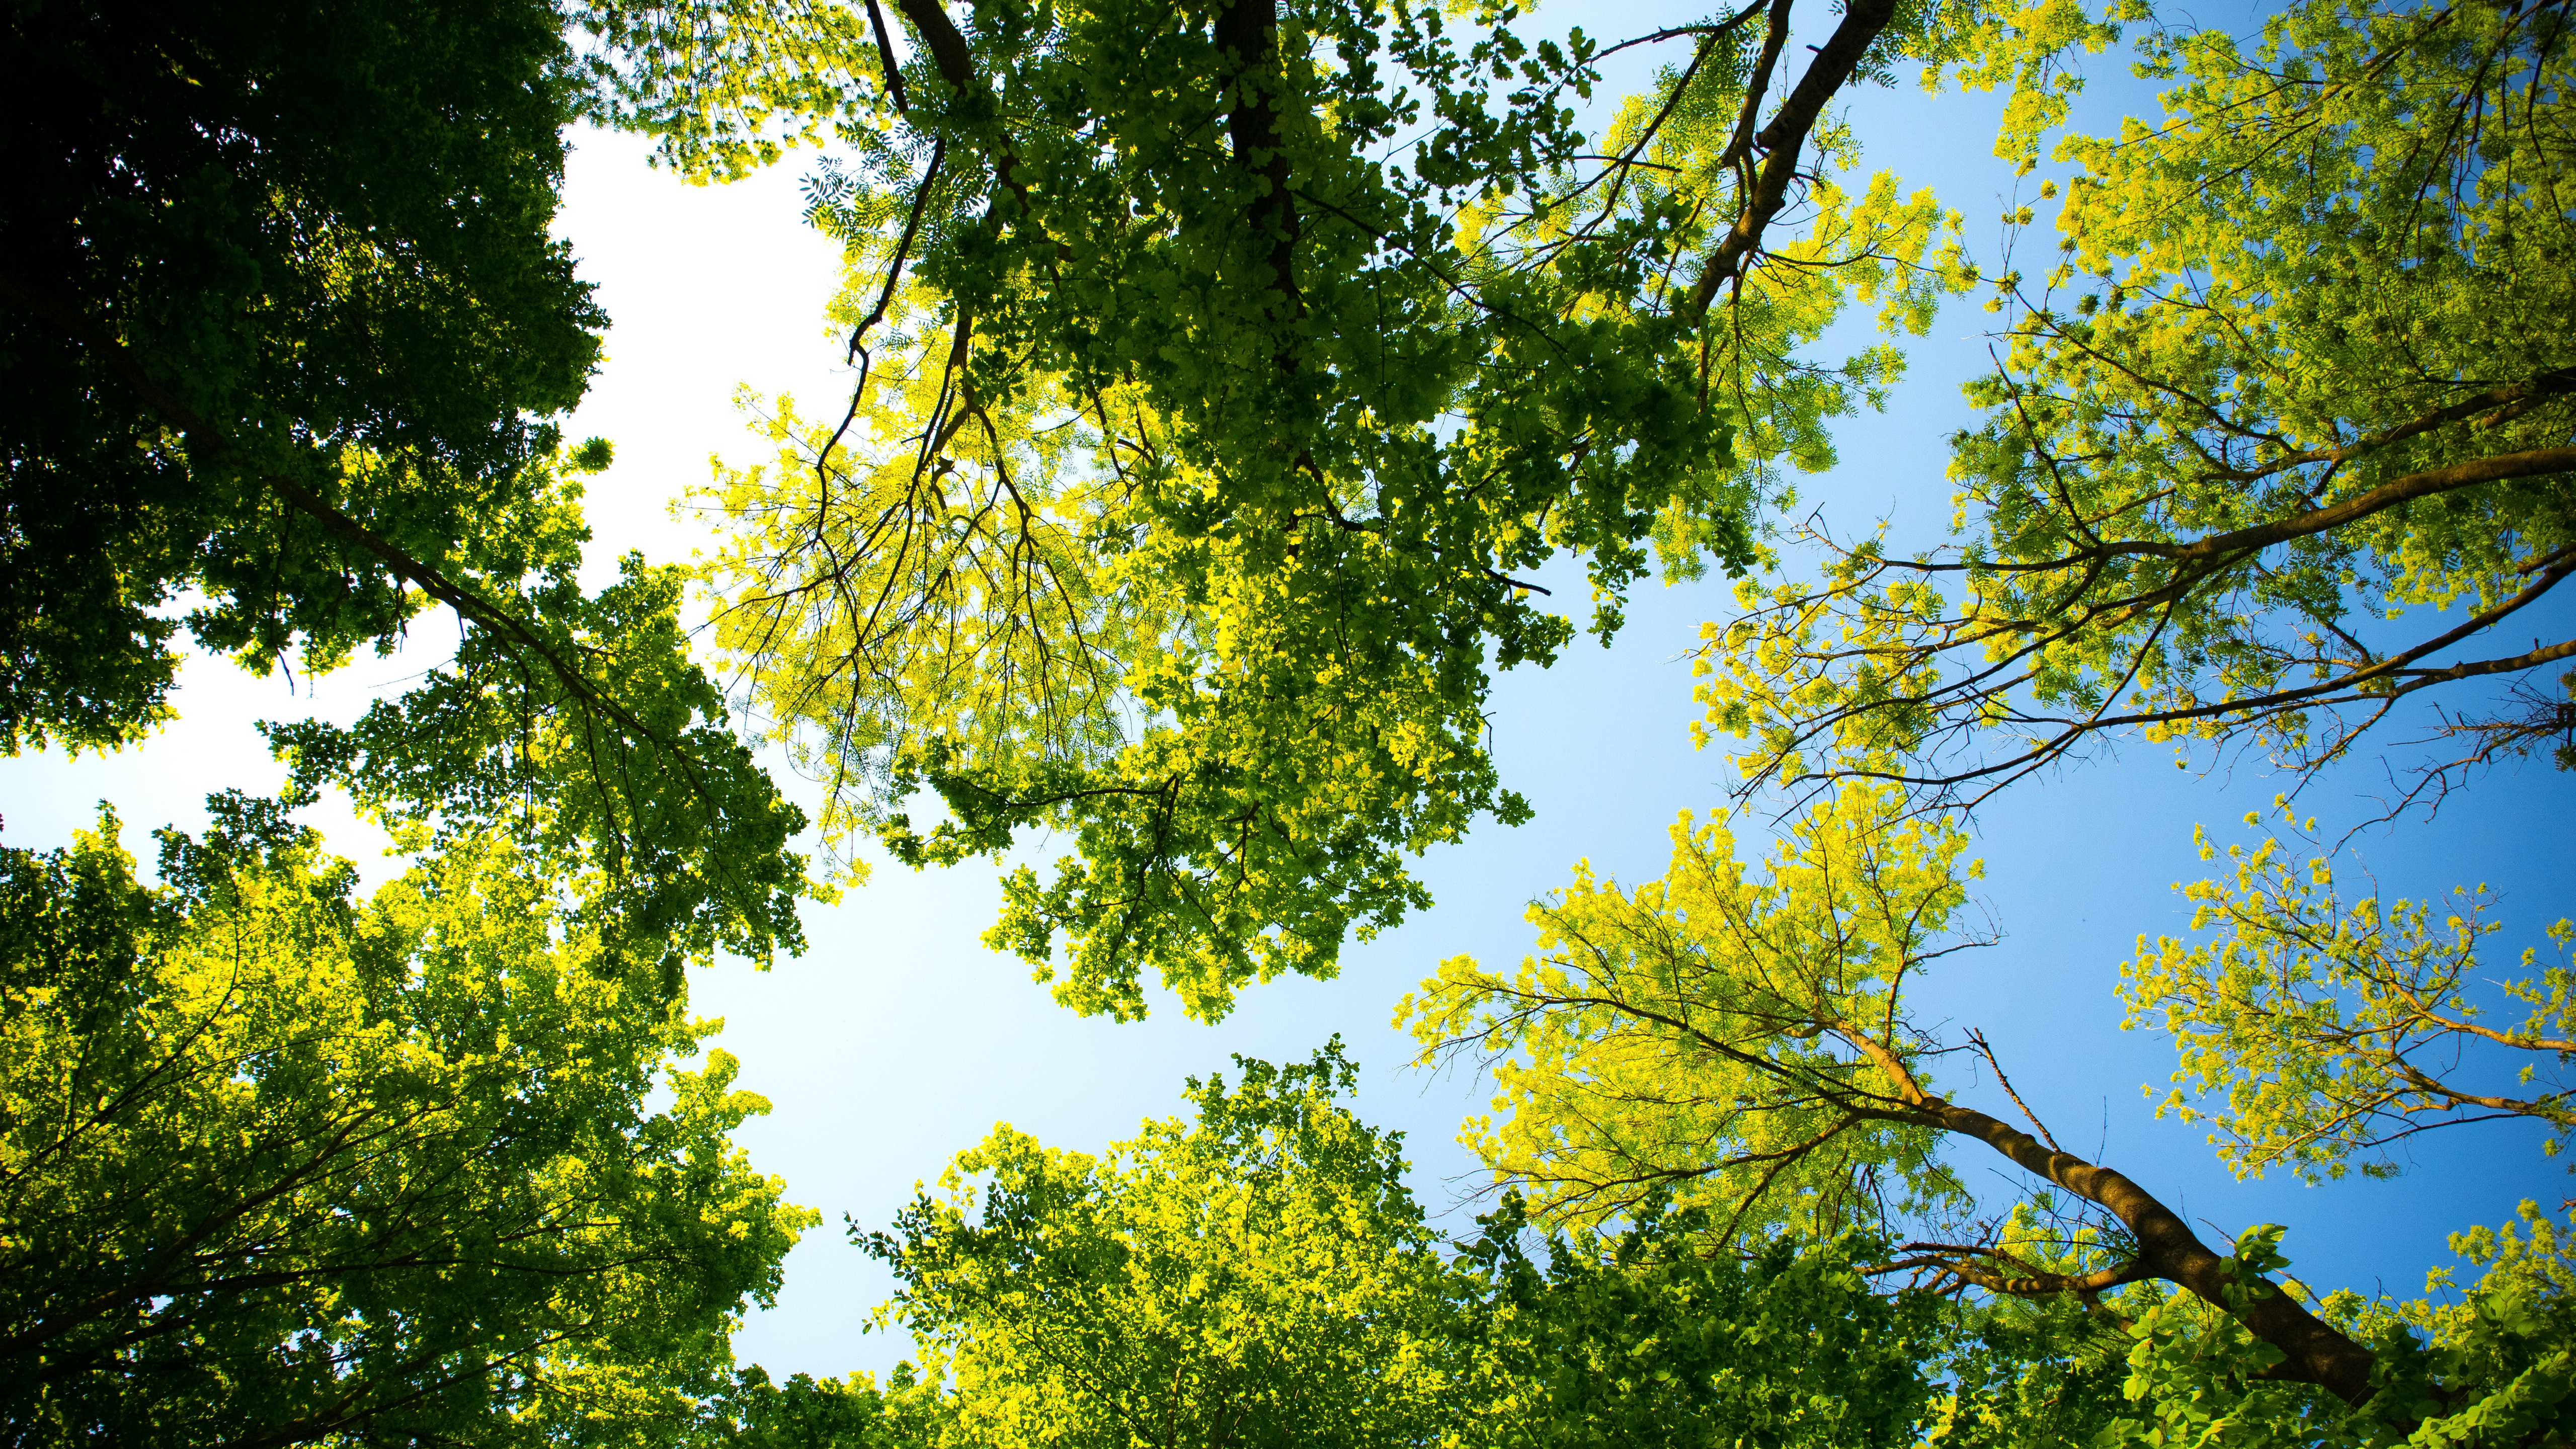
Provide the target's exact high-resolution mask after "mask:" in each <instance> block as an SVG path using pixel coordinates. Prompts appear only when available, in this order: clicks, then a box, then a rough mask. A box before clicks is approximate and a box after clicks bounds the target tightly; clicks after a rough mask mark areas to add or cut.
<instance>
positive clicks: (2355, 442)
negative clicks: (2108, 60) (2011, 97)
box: [1702, 0, 2576, 808]
mask: <svg viewBox="0 0 2576 1449" xmlns="http://www.w3.org/2000/svg"><path fill="white" fill-rule="evenodd" d="M2565 24H2566V22H2565V13H2564V11H2563V9H2562V8H2560V7H2558V6H2556V5H2547V4H2543V5H2501V6H2498V5H2441V4H2412V3H2406V4H2382V3H2374V0H2359V3H2312V4H2303V5H2298V6H2293V7H2290V8H2288V9H2286V10H2285V11H2284V12H2283V13H2282V14H2280V15H2278V16H2276V17H2273V18H2272V19H2270V20H2268V21H2267V22H2266V23H2265V24H2264V26H2263V28H2262V30H2261V33H2260V34H2259V36H2255V37H2249V38H2248V40H2247V41H2240V40H2239V39H2238V38H2237V37H2236V36H2235V35H2233V34H2232V33H2230V32H2228V31H2226V30H2223V29H2188V30H2176V31H2166V30H2161V29H2159V30H2155V31H2152V32H2150V34H2149V35H2148V37H2147V39H2146V40H2145V41H2144V43H2143V47H2142V50H2143V55H2144V57H2145V59H2144V62H2143V68H2144V69H2145V70H2146V71H2147V72H2148V73H2149V74H2151V75H2153V76H2155V77H2159V78H2161V79H2164V80H2167V81H2170V82H2171V83H2172V88H2171V89H2170V90H2168V91H2167V92H2166V93H2165V95H2164V110H2165V114H2164V116H2163V118H2162V120H2161V122H2159V123H2153V124H2151V123H2150V122H2149V121H2147V120H2145V119H2139V118H2133V119H2131V120H2129V121H2127V122H2126V123H2125V124H2124V128H2123V130H2122V132H2121V134H2119V135H2118V136H2099V137H2094V136H2071V137H2069V138H2067V139H2066V140H2064V141H2063V142H2062V143H2060V146H2059V148H2058V155H2059V157H2060V158H2061V159H2062V160H2064V161H2066V162H2067V163H2069V164H2070V165H2071V166H2072V167H2073V175H2072V177H2071V179H2070V182H2069V184H2068V187H2067V190H2066V193H2065V197H2064V201H2063V203H2062V209H2061V211H2060V212H2059V215H2058V219H2057V227H2058V232H2059V238H2058V253H2059V255H2058V257H2057V259H2056V260H2055V261H2054V262H2053V264H2051V265H2050V266H2048V267H2047V269H2046V270H2045V271H2041V270H2040V269H2038V268H2036V267H2034V268H2033V270H2032V272H2031V273H2030V274H2029V275H2025V274H2024V273H2022V272H2020V271H2018V270H2015V271H2009V272H2007V273H2005V274H2004V275H2002V276H2000V277H1998V278H1996V279H1995V286H1996V296H1995V299H1994V303H1993V305H1995V306H1996V307H1998V308H1999V309H2001V310H2004V311H2006V312H2007V313H2009V315H2010V322H2009V325H2008V326H2007V328H2006V330H2005V331H2004V333H2003V334H2002V339H2001V340H2002V344H2003V351H2002V356H2001V366H2000V367H1999V368H1998V370H1997V371H1996V372H1995V373H1994V374H1993V375H1992V376H1990V377H1988V378H1987V379H1985V380H1983V381H1982V382H1979V383H1978V384H1976V385H1975V386H1974V387H1972V388H1971V389H1970V398H1971V401H1972V402H1973V403H1975V404H1976V405H1977V406H1979V407H1980V408H1982V409H1983V410H1984V411H1983V417H1982V419H1981V421H1980V422H1979V424H1978V425H1977V426H1976V427H1974V428H1972V429H1970V430H1968V431H1965V432H1963V433H1962V434H1961V435H1960V436H1959V437H1958V438H1957V439H1956V440H1955V442H1954V444H1953V449H1952V465H1951V476H1952V478H1953V479H1954V480H1955V481H1956V483H1957V484H1958V490H1959V491H1958V493H1957V495H1956V498H1957V503H1956V506H1957V509H1958V523H1957V525H1956V528H1955V539H1956V541H1955V542H1952V543H1949V544H1945V545H1941V546H1939V547H1934V548H1922V547H1917V546H1913V545H1910V544H1908V543H1906V542H1905V541H1902V540H1891V539H1888V538H1885V537H1882V536H1877V535H1871V534H1868V533H1866V532H1865V531H1861V532H1854V531H1852V530H1851V527H1850V525H1849V524H1845V525H1843V531H1842V532H1841V533H1839V534H1832V535H1830V536H1829V531H1828V532H1817V533H1814V534H1813V535H1812V536H1813V538H1814V539H1815V540H1816V541H1818V542H1820V543H1822V544H1823V545H1824V546H1825V547H1826V550H1827V562H1826V566H1825V568H1824V572H1823V575H1822V577H1821V578H1820V579H1818V580H1816V581H1814V582H1812V583H1808V582H1800V581H1790V582H1783V583H1780V584H1777V585H1775V586H1772V587H1769V588H1757V587H1753V586H1752V585H1750V584H1748V585H1747V586H1746V587H1745V589H1744V590H1743V591H1742V592H1741V599H1742V602H1743V604H1744V606H1745V612H1744V613H1743V615H1742V616H1741V617H1739V618H1737V619H1735V620H1733V621H1729V622H1725V623H1722V624H1712V625H1711V626H1710V628H1709V633H1708V639H1709V643H1708V648H1707V651H1706V653H1705V656H1704V659H1703V661H1702V663H1703V666H1704V668H1705V671H1706V673H1707V675H1708V682H1707V684H1706V685H1705V686H1704V688H1703V690H1702V697H1703V698H1704V699H1705V701H1706V702H1707V704H1708V706H1709V719H1708V724H1709V728H1710V729H1711V730H1713V731H1717V732H1721V733H1731V734H1734V735H1738V736H1742V737H1744V739H1745V740H1746V742H1747V744H1746V747H1745V749H1744V751H1743V752H1742V754H1741V755H1740V756H1739V759H1740V761H1741V763H1742V765H1743V767H1744V770H1745V772H1746V775H1747V778H1748V779H1749V780H1751V781H1754V782H1757V783H1767V782H1799V781H1817V780H1821V779H1824V778H1828V777H1834V776H1844V775H1853V774H1860V775H1871V776H1878V777H1883V778H1899V779H1903V780H1906V781H1907V782H1909V783H1910V784H1911V785H1913V786H1914V787H1916V788H1917V789H1918V790H1920V791H1922V792H1923V793H1924V795H1925V796H1926V798H1928V799H1934V800H1940V801H1950V800H1962V801H1969V802H1973V801H1976V800H1979V799H1983V798H1985V797H1986V796H1987V795H1989V794H1991V793H1992V792H1993V791H1994V790H1996V789H1998V788H2000V787H2001V786H2002V785H2004V784H2006V783H2008V782H2010V781H2012V780H2015V779H2019V778H2021V777H2023V776H2025V775H2028V774H2030V773H2032V772H2033V771H2036V770H2040V769H2043V768H2045V767H2047V766H2049V765H2050V764H2052V763H2054V762H2056V761H2059V760H2061V759H2064V758H2068V757H2070V756H2071V755H2073V754H2074V753H2076V752H2079V751H2083V750H2085V749H2086V748H2087V746H2088V745H2089V744H2091V743H2093V742H2096V741H2098V740H2100V739H2103V738H2106V737H2109V736H2112V735H2114V734H2115V733H2122V732H2133V733H2136V734H2139V735H2140V736H2142V737H2143V738H2145V739H2148V740H2170V741H2174V742H2176V743H2177V745H2178V746H2179V745H2187V744H2189V743H2192V742H2205V743H2212V744H2218V745H2227V744H2234V743H2243V744H2249V745H2255V746H2259V747H2261V748H2264V749H2266V750H2268V751H2269V752H2270V753H2271V755H2272V756H2273V758H2274V759H2276V760H2277V761H2279V762H2281V763H2283V764H2285V765H2287V766H2289V767H2291V768H2294V769H2298V770H2301V771H2308V770H2313V769H2315V768H2317V767H2319V766H2321V765H2323V764H2325V763H2328V762H2331V761H2333V760H2335V759H2337V758H2340V757H2342V756H2344V755H2346V754H2347V753H2348V752H2350V751H2352V750H2354V749H2357V748H2361V747H2362V746H2361V745H2360V740H2361V737H2362V736H2363V734H2364V733H2365V732H2366V731H2368V730H2370V729H2371V728H2372V727H2373V726H2376V725H2379V724H2380V723H2381V722H2382V721H2384V720H2387V719H2389V718H2390V717H2391V716H2392V715H2393V714H2395V713H2396V712H2397V710H2398V709H2399V706H2400V704H2401V702H2402V701H2406V700H2408V699H2409V698H2410V697H2412V696H2416V695H2419V694H2425V693H2426V692H2427V691H2435V690H2439V691H2441V692H2442V693H2441V694H2438V695H2429V696H2428V698H2432V699H2435V700H2441V699H2444V698H2446V697H2447V698H2448V699H2449V701H2450V702H2449V703H2448V704H2447V705H2441V706H2437V709H2438V710H2439V712H2438V713H2437V714H2435V715H2433V716H2432V717H2430V718H2427V717H2424V716H2422V715H2420V714H2419V715H2417V716H2415V717H2414V718H2412V719H2408V720H2407V721H2406V722H2407V723H2408V724H2411V725H2412V726H2414V727H2416V728H2419V729H2422V730H2424V731H2426V732H2427V734H2428V736H2429V737H2430V742H2432V743H2434V744H2436V745H2438V746H2440V748H2439V749H2437V750H2436V752H2435V753H2434V754H2432V755H2431V756H2430V757H2427V758H2420V759H2409V760H2407V761H2406V763H2408V764H2410V765H2414V766H2417V767H2419V768H2420V771H2421V773H2420V775H2419V778H2418V779H2417V781H2416V783H2415V785H2414V786H2413V787H2412V788H2411V789H2409V790H2406V791H2405V792H2403V794H2402V795H2401V797H2400V800H2399V802H2398V805H2397V807H2396V808H2403V805H2404V804H2405V803H2406V802H2407V801H2412V800H2415V799H2418V798H2423V799H2430V800H2438V799H2439V798H2440V796H2441V794H2442V793H2443V792H2444V791H2446V790H2448V789H2449V788H2451V787H2453V786H2455V785H2457V784H2458V783H2460V782H2461V781H2462V780H2463V779H2464V778H2465V776H2466V775H2467V774H2468V773H2470V772H2471V771H2472V769H2473V768H2474V767H2476V766H2479V765H2483V764H2486V763H2489V762H2492V761H2495V760H2498V759H2500V758H2511V757H2513V756H2516V755H2521V754H2528V753H2530V752H2532V751H2533V750H2535V749H2539V748H2542V747H2544V746H2547V745H2548V744H2549V742H2550V741H2551V740H2553V739H2558V740H2560V741H2561V746H2560V747H2559V748H2558V749H2557V751H2556V753H2555V754H2554V756H2553V758H2554V759H2555V761H2556V763H2557V764H2558V765H2559V766H2560V767H2561V768H2567V767H2570V766H2571V765H2576V754H2570V753H2569V752H2568V746H2569V745H2570V744H2571V743H2576V736H2570V735H2569V734H2568V731H2569V728H2570V725H2571V724H2576V706H2571V705H2569V704H2568V703H2567V699H2568V693H2569V689H2570V687H2571V680H2576V676H2571V677H2570V678H2567V679H2559V680H2555V681H2551V680H2549V679H2548V678H2547V677H2546V676H2545V675H2542V674H2540V673H2539V671H2542V670H2544V669H2546V668H2548V667H2550V666H2551V665H2553V664H2555V663H2557V662H2558V661H2562V660H2565V659H2567V658H2568V657H2570V656H2571V655H2576V641H2566V640H2560V641H2556V642H2551V641H2548V640H2545V639H2540V638H2534V639H2533V640H2532V644H2531V647H2530V648H2528V649H2523V648H2521V647H2519V646H2514V647H2506V646H2505V645H2502V644H2496V643H2493V642H2492V639H2493V636H2494V631H2495V630H2497V629H2499V628H2501V627H2503V626H2504V625H2505V624H2506V622H2507V621H2508V620H2511V621H2513V625H2514V627H2516V628H2519V627H2520V626H2521V624H2522V622H2523V621H2525V620H2530V619H2542V618H2545V617H2546V614H2545V611H2541V612H2538V613H2534V612H2527V611H2531V610H2533V606H2534V605H2535V604H2536V603H2537V602H2538V601H2539V600H2541V599H2542V598H2543V597H2544V596H2546V595H2548V594H2549V593H2550V591H2551V590H2553V589H2554V588H2556V587H2557V586H2558V584H2559V583H2560V582H2561V581H2562V580H2564V579H2565V578H2566V577H2567V575H2568V573H2569V572H2570V571H2571V570H2576V555H2571V553H2570V549H2571V547H2576V534H2571V532H2570V528H2571V524H2570V518H2571V514H2570V502H2569V499H2570V494H2569V486H2570V485H2569V481H2568V480H2569V477H2570V475H2571V471H2576V449H2571V447H2570V446H2569V442H2570V437H2571V433H2570V427H2571V420H2576V412H2571V408H2576V402H2571V398H2576V370H2571V364H2576V357H2571V354H2570V353H2569V351H2568V348H2569V346H2570V343H2569V339H2568V336H2567V332H2566V329H2565V328H2564V327H2563V326H2561V325H2559V324H2560V321H2561V319H2563V318H2565V317H2566V316H2568V315H2569V313H2570V311H2571V308H2576V297H2571V294H2570V291H2569V287H2570V285H2571V278H2576V270H2571V267H2570V258H2571V256H2576V250H2571V248H2572V247H2576V239H2571V236H2570V233H2569V231H2568V225H2569V212H2568V210H2567V207H2566V205H2565V202H2564V196H2565V194H2566V189H2567V186H2568V185H2569V172H2570V167H2571V165H2576V133H2571V132H2570V130H2569V129H2568V115H2569V108H2568V104H2567V91H2566V88H2567V85H2568V65H2569V58H2568V53H2567V44H2566V34H2565ZM2055 194H2056V188H2055V185H2054V183H2051V184H2049V185H2048V186H2045V187H2043V188H2042V196H2043V198H2045V197H2049V196H2053V195H2055ZM2028 217H2029V209H2028V208H2024V209H2023V212H2022V214H2021V217H2020V219H2021V220H2024V221H2027V220H2028ZM2455 604H2456V605H2458V606H2459V615H2458V617H2456V618H2454V617H2452V616H2451V615H2450V613H2449V610H2450V607H2451V606H2452V605H2455ZM2542 627H2549V626H2548V625H2546V624H2543V626H2542ZM2499 679H2501V680H2503V681H2506V682H2508V683H2509V684H2510V688H2509V689H2508V691H2507V692H2506V693H2505V694H2504V695H2503V697H2502V698H2498V697H2497V696H2496V695H2495V694H2494V692H2493V691H2491V690H2490V691H2488V692H2486V693H2485V694H2483V695H2481V694H2480V693H2479V692H2477V691H2475V690H2469V691H2463V690H2461V689H2460V688H2458V686H2460V685H2462V684H2463V683H2465V682H2469V681H2493V680H2499ZM2399 718H2401V719H2404V718H2405V717H2404V716H2399ZM2444 741H2448V742H2449V743H2448V744H2443V743H2442V742H2444ZM2423 742H2424V741H2419V742H2418V743H2419V744H2420V743H2423ZM2454 748H2455V749H2456V750H2458V751H2459V753H2447V751H2449V750H2451V749H2454Z"/></svg>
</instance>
